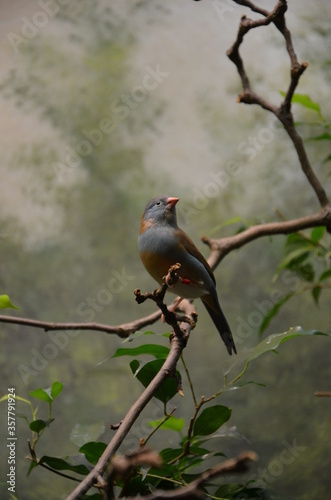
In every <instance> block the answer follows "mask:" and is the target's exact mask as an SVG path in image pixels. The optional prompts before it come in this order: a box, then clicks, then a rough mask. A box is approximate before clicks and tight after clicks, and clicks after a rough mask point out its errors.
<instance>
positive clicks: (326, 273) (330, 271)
mask: <svg viewBox="0 0 331 500" xmlns="http://www.w3.org/2000/svg"><path fill="white" fill-rule="evenodd" d="M328 278H331V269H327V270H326V271H324V273H322V274H321V276H320V277H319V279H318V281H320V282H321V281H325V280H326V279H328Z"/></svg>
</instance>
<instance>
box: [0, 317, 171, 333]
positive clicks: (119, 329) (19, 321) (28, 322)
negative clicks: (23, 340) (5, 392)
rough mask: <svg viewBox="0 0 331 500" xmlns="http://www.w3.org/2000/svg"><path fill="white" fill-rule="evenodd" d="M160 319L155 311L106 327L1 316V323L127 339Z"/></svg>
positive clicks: (100, 324) (99, 324) (103, 325)
mask: <svg viewBox="0 0 331 500" xmlns="http://www.w3.org/2000/svg"><path fill="white" fill-rule="evenodd" d="M160 317H161V312H160V311H155V312H154V313H152V314H150V315H149V316H145V317H143V318H138V319H136V320H134V321H130V322H129V323H123V324H122V325H115V326H112V325H105V324H103V323H75V322H69V323H55V322H50V321H38V320H35V319H29V318H20V317H16V316H5V315H0V323H13V324H16V325H25V326H31V327H35V328H41V329H42V330H44V331H45V332H50V331H56V330H94V331H99V332H105V333H109V334H112V333H113V334H115V335H118V336H119V337H121V338H127V337H128V336H129V335H130V334H131V333H134V332H135V331H137V330H139V329H140V328H142V327H144V326H147V325H151V324H153V323H155V322H156V321H157V320H158V319H160Z"/></svg>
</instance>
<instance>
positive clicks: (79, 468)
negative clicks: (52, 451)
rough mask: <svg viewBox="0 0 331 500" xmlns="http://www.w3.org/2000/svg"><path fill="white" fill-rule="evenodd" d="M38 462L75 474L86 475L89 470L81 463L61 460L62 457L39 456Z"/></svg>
mask: <svg viewBox="0 0 331 500" xmlns="http://www.w3.org/2000/svg"><path fill="white" fill-rule="evenodd" d="M39 463H40V464H46V465H48V467H51V469H54V470H70V471H71V472H76V473H77V474H81V475H83V476H86V475H87V474H88V473H89V472H90V471H89V469H88V468H87V467H86V466H85V465H83V464H79V465H75V464H71V463H69V462H68V461H67V460H63V459H62V458H57V457H48V456H46V455H44V456H43V457H41V459H40V461H39Z"/></svg>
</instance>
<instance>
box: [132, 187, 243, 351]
mask: <svg viewBox="0 0 331 500" xmlns="http://www.w3.org/2000/svg"><path fill="white" fill-rule="evenodd" d="M178 201H179V199H178V198H171V197H169V196H165V195H164V196H158V197H156V198H153V199H152V200H151V201H149V202H148V203H147V205H146V208H145V211H144V213H143V216H142V219H141V225H140V233H139V238H138V250H139V253H140V258H141V260H142V263H143V264H144V266H145V268H146V270H147V271H148V272H149V274H150V275H151V276H152V277H153V278H154V279H155V281H157V282H158V283H159V284H162V282H163V277H164V276H165V275H167V273H168V271H169V268H170V266H172V265H173V264H176V263H179V264H180V265H181V267H180V269H179V270H178V275H179V281H178V283H177V284H176V285H175V286H174V287H173V288H169V291H170V292H172V293H175V294H176V295H179V296H180V297H182V298H186V299H195V298H200V299H201V300H202V302H203V304H204V305H205V307H206V309H207V311H208V313H209V315H210V317H211V319H212V320H213V322H214V323H215V326H216V328H217V330H218V331H219V333H220V335H221V337H222V339H223V342H224V343H225V345H226V348H227V350H228V353H229V354H232V351H233V352H235V353H237V351H236V347H235V345H234V341H233V337H232V333H231V330H230V327H229V325H228V322H227V321H226V319H225V316H224V314H223V312H222V309H221V306H220V304H219V301H218V297H217V292H216V286H215V277H214V275H213V272H212V270H211V268H210V266H209V264H208V262H207V261H206V259H205V258H204V257H203V255H201V253H200V252H199V250H198V249H197V247H196V246H195V245H194V243H193V241H192V240H191V239H190V238H189V237H188V236H187V234H186V233H185V232H184V231H183V230H182V229H180V228H179V227H178V225H177V215H176V204H177V202H178Z"/></svg>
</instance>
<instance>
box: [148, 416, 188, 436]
mask: <svg viewBox="0 0 331 500" xmlns="http://www.w3.org/2000/svg"><path fill="white" fill-rule="evenodd" d="M163 420H164V419H163V418H160V419H159V420H151V421H150V422H148V425H150V426H151V427H154V428H155V427H157V426H158V425H160V423H161V422H162V421H163ZM184 425H185V419H184V418H176V417H173V416H171V417H169V418H168V419H167V420H165V421H164V422H163V424H162V425H161V427H160V429H163V430H170V431H176V432H181V431H182V430H183V428H184Z"/></svg>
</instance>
